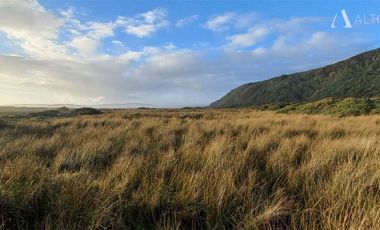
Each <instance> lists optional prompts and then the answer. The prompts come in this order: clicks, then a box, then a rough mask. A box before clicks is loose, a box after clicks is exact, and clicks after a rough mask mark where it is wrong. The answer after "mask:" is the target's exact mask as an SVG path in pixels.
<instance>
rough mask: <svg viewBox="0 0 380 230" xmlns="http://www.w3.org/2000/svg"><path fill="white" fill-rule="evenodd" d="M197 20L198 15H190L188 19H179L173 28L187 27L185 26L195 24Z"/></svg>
mask: <svg viewBox="0 0 380 230" xmlns="http://www.w3.org/2000/svg"><path fill="white" fill-rule="evenodd" d="M198 19H199V15H197V14H194V15H191V16H190V17H186V18H181V19H179V20H178V21H177V22H176V24H175V26H176V27H182V26H184V25H187V24H190V23H193V22H195V21H196V20H198Z"/></svg>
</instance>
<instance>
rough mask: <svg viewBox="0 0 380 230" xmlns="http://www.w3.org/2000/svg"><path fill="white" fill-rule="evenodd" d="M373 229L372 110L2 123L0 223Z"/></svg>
mask: <svg viewBox="0 0 380 230" xmlns="http://www.w3.org/2000/svg"><path fill="white" fill-rule="evenodd" d="M1 228H5V229H9V228H10V229H17V228H21V229H25V228H29V229H104V228H108V229H231V228H237V229H380V116H378V115H370V116H357V117H345V118H339V117H330V116H322V115H299V114H279V113H275V112H271V111H262V112H258V111H254V110H249V109H236V110H233V109H231V110H206V109H205V110H124V111H114V112H110V113H105V114H101V115H96V116H78V117H69V118H55V119H43V120H27V119H19V120H1V121H0V229H1Z"/></svg>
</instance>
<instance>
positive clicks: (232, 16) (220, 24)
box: [204, 12, 257, 32]
mask: <svg viewBox="0 0 380 230" xmlns="http://www.w3.org/2000/svg"><path fill="white" fill-rule="evenodd" d="M256 18H257V14H256V13H254V12H250V13H244V14H238V13H236V12H226V13H224V14H222V15H217V16H214V17H211V18H210V19H209V20H208V21H207V22H206V23H205V24H204V27H205V28H206V29H209V30H212V31H215V32H222V31H226V30H228V29H230V28H231V27H233V28H245V27H249V26H251V25H252V23H253V22H254V20H255V19H256Z"/></svg>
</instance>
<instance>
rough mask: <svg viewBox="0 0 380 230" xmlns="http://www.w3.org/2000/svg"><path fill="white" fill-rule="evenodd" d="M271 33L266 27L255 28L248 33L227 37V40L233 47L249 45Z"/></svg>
mask: <svg viewBox="0 0 380 230" xmlns="http://www.w3.org/2000/svg"><path fill="white" fill-rule="evenodd" d="M269 33H270V30H269V29H267V28H264V27H261V28H253V29H251V31H249V32H247V33H243V34H237V35H233V36H230V37H227V40H228V41H229V45H230V46H232V47H237V48H238V47H247V46H252V45H255V44H256V43H257V42H258V41H259V40H260V39H263V38H264V37H265V36H267V35H268V34H269Z"/></svg>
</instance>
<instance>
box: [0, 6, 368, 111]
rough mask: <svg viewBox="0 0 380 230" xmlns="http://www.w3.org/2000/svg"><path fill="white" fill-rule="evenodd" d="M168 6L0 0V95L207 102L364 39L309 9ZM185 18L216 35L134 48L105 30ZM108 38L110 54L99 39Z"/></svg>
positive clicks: (130, 31) (141, 33) (145, 34)
mask: <svg viewBox="0 0 380 230" xmlns="http://www.w3.org/2000/svg"><path fill="white" fill-rule="evenodd" d="M169 13H170V12H168V11H167V10H166V9H164V8H155V9H152V10H150V11H147V12H141V13H139V14H136V15H117V16H115V18H114V19H113V20H111V21H101V20H99V21H81V20H79V19H78V18H77V17H76V11H75V9H73V8H69V9H67V10H64V11H59V12H53V11H51V10H49V9H46V8H45V7H44V6H42V5H41V4H40V3H39V2H38V1H34V0H25V1H7V0H6V1H1V2H0V33H1V34H2V35H3V36H1V38H2V39H5V40H4V41H6V42H7V43H11V44H12V47H14V48H12V49H10V50H9V51H8V52H5V51H2V52H1V53H0V104H17V103H21V104H26V103H45V104H46V103H74V104H95V103H100V104H101V103H126V102H128V103H147V104H153V105H156V106H184V105H207V104H208V103H210V102H211V101H213V100H215V99H217V98H218V97H220V96H222V95H223V94H225V93H226V92H228V91H229V90H230V89H232V88H233V87H236V86H238V85H240V84H242V83H246V82H252V81H258V80H263V79H266V78H268V77H272V76H276V75H280V74H285V73H291V72H294V71H300V70H306V69H308V68H312V67H317V66H321V65H324V64H328V63H330V62H333V61H336V60H340V59H342V58H345V57H348V56H350V55H353V54H355V53H357V52H360V51H363V50H364V49H366V48H367V47H368V46H366V45H363V44H362V43H357V42H356V41H355V39H352V37H350V39H347V38H346V37H344V36H341V35H339V34H337V33H329V32H325V31H320V30H318V29H317V28H318V26H316V25H318V24H319V23H321V19H317V18H307V17H305V18H299V17H294V18H286V19H270V20H265V21H263V20H260V18H259V17H258V14H257V13H256V12H246V13H237V12H226V13H223V14H221V15H213V16H211V17H208V20H207V21H204V22H201V21H200V18H201V17H200V16H199V15H190V16H188V17H184V18H182V19H178V20H176V21H174V23H171V22H170V18H169ZM206 18H207V17H206ZM190 23H198V24H199V30H204V31H209V32H210V33H218V34H222V36H224V37H225V42H224V44H223V45H222V46H220V45H218V46H213V45H208V46H206V47H203V48H202V49H199V48H197V49H195V48H192V47H177V46H175V44H172V43H171V41H167V42H166V45H161V46H147V45H146V46H143V48H139V49H136V48H134V47H128V44H126V43H125V42H123V41H120V40H116V39H114V38H115V36H116V35H115V34H116V33H119V32H120V31H121V32H122V33H124V34H125V35H127V36H132V37H135V38H136V39H146V38H149V37H151V36H159V33H160V31H161V30H164V29H165V28H171V29H172V30H174V29H175V28H178V27H185V26H186V25H187V24H190ZM3 37H4V38H3ZM107 39H111V40H112V41H111V42H109V43H110V44H112V47H114V49H115V50H116V51H117V52H116V51H115V53H117V54H110V53H107V52H105V51H104V50H102V49H101V47H102V46H104V44H105V43H106V41H107ZM0 42H1V39H0ZM142 43H143V42H142ZM168 44H169V45H168ZM109 47H111V46H109Z"/></svg>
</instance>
